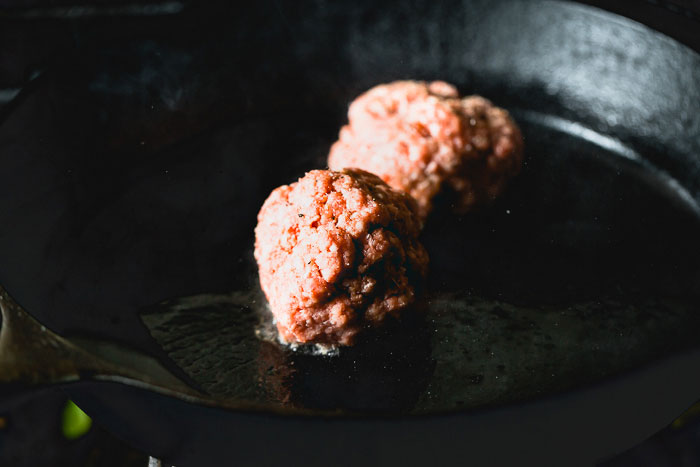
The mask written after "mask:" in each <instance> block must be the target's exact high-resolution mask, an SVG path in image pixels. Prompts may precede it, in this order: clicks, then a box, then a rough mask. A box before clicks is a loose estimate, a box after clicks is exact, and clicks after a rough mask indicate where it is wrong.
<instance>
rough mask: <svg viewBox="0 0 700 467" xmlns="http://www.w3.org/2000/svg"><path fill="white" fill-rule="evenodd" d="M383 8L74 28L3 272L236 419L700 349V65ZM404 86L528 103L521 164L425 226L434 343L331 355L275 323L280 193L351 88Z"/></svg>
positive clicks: (550, 28)
mask: <svg viewBox="0 0 700 467" xmlns="http://www.w3.org/2000/svg"><path fill="white" fill-rule="evenodd" d="M382 6H383V5H381V4H373V5H369V4H368V5H349V4H345V5H342V6H341V5H335V6H331V5H329V4H326V3H323V2H319V3H313V2H308V3H302V4H300V5H299V6H297V7H295V8H294V9H291V7H290V8H289V9H287V8H286V7H285V6H284V5H278V4H273V3H270V4H267V3H264V4H261V5H260V6H252V5H251V6H248V7H246V8H247V9H249V10H244V11H240V10H238V11H235V12H232V11H226V12H219V13H220V14H218V15H217V18H216V19H214V18H211V17H208V16H206V17H205V16H203V14H202V15H199V16H198V15H197V14H193V15H191V16H189V17H183V16H180V17H177V16H176V17H173V18H158V19H153V20H148V21H145V20H134V21H133V22H132V23H129V26H128V27H127V28H124V27H123V25H122V26H119V27H117V26H115V25H110V24H109V23H108V22H105V23H101V24H93V23H85V24H78V25H71V33H72V34H73V36H74V48H73V49H71V50H67V51H65V52H64V54H63V55H60V56H59V57H58V58H57V59H56V63H54V64H53V66H52V67H50V68H49V69H47V70H46V72H45V74H44V75H43V76H41V77H39V78H38V79H37V80H36V81H35V83H33V86H32V87H31V89H29V90H27V91H26V92H24V93H23V94H22V95H21V96H20V98H19V99H18V101H17V102H16V104H15V105H14V107H13V109H12V112H11V113H10V114H9V115H7V116H6V118H5V120H4V121H3V122H2V125H0V148H1V150H0V163H2V167H3V171H2V172H1V173H0V190H1V192H0V214H1V215H2V219H3V222H2V225H1V226H0V265H1V266H0V283H2V284H4V285H5V287H6V288H7V289H8V290H9V291H10V293H12V294H13V295H14V296H15V297H16V298H17V300H18V301H19V302H20V304H22V305H23V306H24V307H25V308H26V309H27V310H29V311H30V312H31V313H32V314H33V315H35V316H36V317H37V318H39V320H40V321H42V323H44V324H46V325H47V326H48V327H49V328H51V329H53V330H55V331H57V332H59V333H61V334H63V335H72V336H83V337H84V336H89V337H90V338H93V339H94V338H100V339H108V340H111V341H115V342H118V343H120V344H121V345H125V346H129V347H133V348H136V349H138V350H140V351H142V352H146V353H148V354H151V355H154V356H157V357H159V358H160V359H161V360H162V361H163V362H164V364H166V365H167V366H168V367H169V368H170V369H171V370H172V371H173V372H174V373H176V374H178V375H180V376H181V377H183V378H184V379H186V380H187V381H189V382H190V383H191V384H192V385H194V386H195V387H197V388H199V389H201V390H204V391H205V392H207V393H208V394H209V395H211V396H212V397H213V398H214V399H215V400H216V401H218V403H220V404H221V405H223V406H228V407H235V406H237V405H239V404H240V405H243V404H244V403H248V402H252V403H255V404H261V405H262V406H263V407H265V408H267V409H269V410H277V409H279V408H298V409H312V410H322V411H324V412H326V413H327V411H330V412H335V411H337V410H338V409H341V410H349V411H359V412H366V411H371V412H375V411H380V412H383V413H387V412H388V413H407V412H408V413H434V412H442V411H454V410H461V409H465V408H475V407H484V406H488V405H499V404H503V403H506V402H513V401H518V400H524V399H527V398H531V397H535V396H541V395H545V394H552V393H555V392H559V391H563V390H566V389H571V388H574V387H576V386H580V385H582V384H585V383H591V382H594V381H596V380H599V379H600V378H602V377H604V376H607V375H612V374H617V373H620V372H621V371H624V370H626V369H630V368H634V367H637V366H640V365H643V364H645V363H648V362H650V361H653V360H654V359H656V358H660V357H663V356H665V355H670V354H673V353H677V352H680V351H682V350H688V349H691V348H694V347H696V346H697V344H698V339H697V333H698V331H700V320H699V318H698V316H700V315H699V314H698V310H697V303H698V291H699V290H700V248H698V241H697V239H698V238H700V227H699V226H700V223H699V222H698V219H699V216H698V212H700V209H699V208H698V201H699V200H700V159H699V158H698V154H700V115H698V113H697V111H696V110H697V108H700V57H698V55H697V54H695V53H693V52H691V51H690V50H689V49H686V48H684V47H683V46H681V45H679V44H677V43H675V42H673V41H670V40H668V39H667V38H664V37H662V36H660V35H658V34H656V33H653V32H652V31H650V30H648V29H646V28H643V27H641V26H639V25H636V24H634V23H632V22H629V21H625V20H621V19H619V18H617V17H614V16H612V15H606V14H602V13H600V12H597V11H595V10H592V9H589V8H583V7H579V6H574V5H570V4H566V3H558V2H533V3H529V2H528V3H525V2H507V1H499V2H469V3H468V4H467V3H461V2H440V3H439V4H438V5H432V4H430V3H429V2H425V3H421V2H419V3H418V4H416V5H411V6H410V7H409V6H400V7H399V6H395V7H394V9H393V10H391V11H387V10H385V9H383V8H382ZM203 18H204V19H206V20H207V21H209V23H208V24H209V26H210V27H208V28H206V32H204V31H202V30H201V28H199V29H198V28H197V27H196V26H197V24H198V21H202V20H203ZM241 18H245V20H242V19H241ZM123 29H126V31H125V30H123ZM183 31H185V32H186V33H187V34H184V33H182V32H183ZM127 33H128V37H129V38H128V39H127ZM115 38H118V39H120V40H119V41H115V40H114V39H115ZM401 78H414V79H444V80H446V81H450V82H453V83H455V84H456V85H457V86H458V87H459V88H460V90H461V91H462V92H463V93H465V94H470V93H479V94H483V95H484V96H486V97H488V98H490V99H491V100H493V101H494V102H495V103H496V104H497V105H499V106H502V107H505V108H507V109H509V110H511V111H512V113H513V115H514V117H515V118H516V119H517V121H518V122H519V123H520V125H521V127H522V129H523V132H524V135H525V141H526V148H527V149H526V156H527V162H526V166H525V169H524V171H523V173H522V174H521V175H520V177H519V178H518V179H517V180H516V181H515V183H514V184H513V185H512V187H511V188H510V190H509V191H508V192H507V194H506V195H505V196H504V197H503V199H501V200H499V201H498V202H497V203H496V205H494V206H493V207H492V208H490V209H489V210H485V211H483V212H480V213H475V214H472V215H468V216H464V217H461V218H455V217H453V216H450V215H449V214H448V213H447V212H444V211H443V212H436V213H435V214H434V215H433V216H432V218H431V219H430V220H429V223H428V226H427V228H426V230H425V232H424V242H425V244H426V246H427V248H428V249H429V252H430V254H431V275H430V290H431V291H430V293H429V294H428V295H427V296H426V299H425V301H424V302H423V303H422V304H420V305H419V306H420V307H422V308H424V309H426V310H427V313H426V315H425V318H424V320H423V321H422V322H421V321H420V320H418V322H416V323H411V326H410V327H407V328H406V329H408V330H410V332H411V334H409V335H407V334H406V333H405V330H406V329H404V332H403V333H402V332H397V333H395V334H394V335H393V336H392V337H390V338H382V337H381V336H380V337H379V338H376V339H374V340H373V341H372V340H370V342H367V343H364V345H363V346H360V347H358V348H357V349H353V350H348V351H346V352H341V353H340V355H338V356H335V357H317V356H311V355H308V354H306V353H303V352H301V353H300V352H297V353H294V352H291V351H289V350H286V349H283V348H281V347H279V346H277V345H276V344H273V343H270V342H269V341H266V340H261V339H259V338H257V337H256V336H255V329H256V325H257V315H256V314H255V313H257V312H258V311H259V308H260V304H261V300H260V297H259V293H258V292H257V284H256V281H255V273H256V271H255V267H254V264H253V262H252V258H251V247H252V230H253V227H254V226H255V221H256V219H255V216H256V214H257V211H258V209H259V207H260V205H261V204H262V202H263V200H264V199H265V197H266V196H267V194H268V193H269V191H270V190H271V189H272V188H274V187H276V186H278V185H279V184H282V183H289V182H291V181H293V180H295V178H296V177H298V176H300V175H302V174H303V173H304V171H306V170H308V169H311V168H316V167H322V166H323V165H324V158H325V155H326V153H327V150H328V147H329V145H330V144H331V143H332V142H333V140H334V139H335V137H336V136H337V131H338V129H339V127H340V125H342V124H343V123H344V121H345V112H346V109H347V104H348V103H349V102H350V100H351V99H352V98H354V97H355V96H356V95H357V94H358V93H359V92H361V91H363V90H364V89H366V88H368V87H370V86H371V85H374V84H376V83H379V82H386V81H390V80H393V79H401ZM232 291H234V292H233V294H232V293H231V292H232ZM202 294H207V295H206V296H207V298H206V300H205V301H204V302H202V301H201V300H199V301H197V300H193V299H192V298H191V297H195V296H199V297H201V296H202ZM178 297H190V298H178ZM241 299H243V302H241ZM254 300H255V302H254ZM164 301H165V302H164ZM203 303H204V304H203ZM174 306H175V307H176V308H177V310H174V308H173V307H174ZM368 357H372V358H368ZM348 381H349V383H348ZM377 382H380V383H381V384H380V385H378V384H377ZM378 386H381V388H382V390H379V391H378V390H376V388H377V387H378Z"/></svg>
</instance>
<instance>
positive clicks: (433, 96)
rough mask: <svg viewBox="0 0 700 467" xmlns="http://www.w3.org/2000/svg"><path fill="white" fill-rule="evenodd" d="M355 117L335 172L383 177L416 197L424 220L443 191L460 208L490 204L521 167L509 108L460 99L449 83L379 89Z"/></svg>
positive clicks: (356, 108) (333, 162)
mask: <svg viewBox="0 0 700 467" xmlns="http://www.w3.org/2000/svg"><path fill="white" fill-rule="evenodd" d="M348 120H349V123H348V124H347V125H345V126H344V127H343V128H342V129H341V130H340V137H339V140H338V141H337V142H336V143H335V144H333V146H332V147H331V151H330V154H329V156H328V166H329V167H330V169H331V170H340V169H342V168H344V167H358V168H361V169H364V170H367V171H368V172H372V173H374V174H377V175H379V177H381V178H382V180H384V181H385V182H387V183H388V184H389V185H390V186H391V187H392V188H395V189H397V190H402V191H406V192H407V193H409V194H410V195H411V196H413V197H414V198H415V199H416V201H417V202H418V209H419V214H420V216H421V217H422V218H423V219H425V217H427V215H428V214H429V212H430V211H431V209H432V205H433V199H434V198H435V196H436V195H437V194H438V193H439V192H440V191H441V190H445V191H448V192H451V196H450V198H451V201H452V202H453V203H454V210H455V211H456V212H457V213H464V212H466V211H469V210H471V209H473V208H475V207H477V206H480V205H484V204H488V203H490V202H491V201H493V199H495V198H496V197H497V196H498V195H499V194H500V193H501V192H502V191H503V190H504V188H505V186H506V183H507V182H508V180H509V179H511V178H512V177H513V176H515V175H516V174H517V173H518V172H519V170H520V167H521V165H522V159H523V140H522V135H521V133H520V130H519V129H518V127H517V126H516V124H515V122H513V120H512V119H511V118H510V116H509V115H508V112H506V111H505V110H503V109H500V108H498V107H495V106H494V105H493V104H492V103H491V102H490V101H488V100H486V99H484V98H483V97H479V96H470V97H465V98H460V97H459V95H458V93H457V90H456V89H455V87H454V86H452V85H450V84H448V83H445V82H442V81H433V82H432V83H426V82H420V81H396V82H393V83H390V84H382V85H379V86H376V87H374V88H372V89H370V90H369V91H367V92H365V93H364V94H362V95H361V96H359V97H358V98H357V99H355V101H353V102H352V104H351V105H350V109H349V111H348Z"/></svg>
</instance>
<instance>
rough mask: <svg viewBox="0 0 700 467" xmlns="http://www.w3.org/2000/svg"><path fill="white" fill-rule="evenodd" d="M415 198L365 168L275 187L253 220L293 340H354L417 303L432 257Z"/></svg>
mask: <svg viewBox="0 0 700 467" xmlns="http://www.w3.org/2000/svg"><path fill="white" fill-rule="evenodd" d="M420 229H421V223H420V220H419V218H418V216H417V215H416V206H415V202H414V200H413V199H411V198H410V197H409V196H407V195H406V194H405V193H402V192H399V191H395V190H393V189H392V188H390V187H389V186H388V185H387V184H386V183H384V182H383V181H382V180H381V179H380V178H379V177H377V176H375V175H373V174H370V173H367V172H365V171H362V170H357V169H346V170H343V171H342V172H333V171H329V170H313V171H311V172H309V173H307V174H306V175H305V176H304V177H303V178H301V179H299V181H298V182H296V183H292V184H291V185H284V186H281V187H279V188H277V189H275V190H274V191H273V192H272V193H271V194H270V196H269V197H268V198H267V200H266V201H265V203H264V204H263V206H262V208H261V209H260V213H259V214H258V225H257V227H256V228H255V259H256V260H257V262H258V267H259V274H260V284H261V286H262V289H263V291H264V292H265V295H266V296H267V299H268V302H269V304H270V308H271V309H272V312H273V314H274V316H275V319H276V321H277V329H278V331H279V334H280V337H281V339H282V340H284V341H287V342H290V343H319V344H326V345H350V344H352V343H353V340H354V338H355V336H356V335H357V333H358V332H360V331H361V330H362V329H363V328H366V327H374V326H378V325H379V324H381V323H382V322H383V321H384V319H385V318H386V317H387V316H388V315H392V316H395V317H398V315H399V314H400V312H401V311H402V310H403V309H404V308H406V306H407V305H409V304H410V303H411V302H413V300H414V298H415V295H416V288H417V287H419V286H420V283H421V282H422V280H423V278H424V277H425V273H426V269H427V265H428V255H427V253H426V251H425V249H424V248H423V246H422V245H421V244H420V243H419V241H418V234H419V232H420Z"/></svg>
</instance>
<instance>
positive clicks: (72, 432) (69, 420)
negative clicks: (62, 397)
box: [61, 400, 92, 439]
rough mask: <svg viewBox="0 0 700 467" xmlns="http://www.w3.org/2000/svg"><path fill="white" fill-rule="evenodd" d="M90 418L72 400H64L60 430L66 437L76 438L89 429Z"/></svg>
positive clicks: (90, 424)
mask: <svg viewBox="0 0 700 467" xmlns="http://www.w3.org/2000/svg"><path fill="white" fill-rule="evenodd" d="M91 426H92V419H91V418H90V417H89V416H88V415H87V414H86V413H85V412H83V411H82V410H80V407H78V406H77V405H75V403H74V402H73V401H70V400H69V401H68V402H66V405H65V407H64V408H63V414H62V420H61V430H62V431H63V436H65V437H66V438H67V439H77V438H80V437H81V436H83V435H84V434H85V433H87V432H88V431H89V430H90V427H91Z"/></svg>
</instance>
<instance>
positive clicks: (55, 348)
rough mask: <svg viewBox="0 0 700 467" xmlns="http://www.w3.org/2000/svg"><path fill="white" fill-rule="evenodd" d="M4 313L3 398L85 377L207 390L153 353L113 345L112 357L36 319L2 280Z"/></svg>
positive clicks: (172, 391)
mask: <svg viewBox="0 0 700 467" xmlns="http://www.w3.org/2000/svg"><path fill="white" fill-rule="evenodd" d="M0 316H1V317H2V323H1V324H0V402H2V399H6V398H7V397H9V396H18V395H23V394H27V393H29V392H33V391H36V390H40V389H43V388H46V387H47V386H55V385H59V384H65V383H71V382H77V381H81V380H103V381H116V382H121V383H124V384H132V385H137V386H140V387H142V388H147V389H150V390H153V391H156V392H161V393H164V394H169V395H177V396H179V397H182V398H187V399H188V400H199V398H200V397H201V396H202V393H200V392H199V391H197V390H195V389H193V388H191V387H190V386H188V385H187V384H185V383H183V382H182V381H181V380H180V379H178V378H177V377H175V376H173V375H172V374H171V373H170V372H168V370H167V369H165V368H164V367H163V366H162V365H160V363H159V362H157V361H156V360H154V359H153V358H152V357H148V356H145V355H140V354H138V355H137V354H135V353H133V352H132V351H129V350H125V349H120V348H118V347H112V348H111V351H112V358H111V359H110V358H105V356H104V355H99V354H98V353H95V352H94V351H93V352H91V351H88V350H85V349H84V348H82V347H79V346H78V345H76V344H75V343H73V342H71V341H70V340H68V339H66V338H64V337H61V336H59V335H58V334H56V333H54V332H53V331H51V330H50V329H48V328H46V327H45V326H43V325H42V324H41V323H39V322H38V321H37V320H35V319H34V318H33V317H32V316H31V315H29V313H27V312H26V311H24V310H23V309H22V307H20V306H19V305H18V304H17V303H16V302H15V301H14V300H13V299H12V297H10V295H9V294H8V293H7V291H6V290H5V289H3V288H2V287H1V286H0ZM93 350H94V349H93ZM115 355H116V357H115ZM115 358H116V361H115V360H114V359H115ZM119 362H122V363H119ZM124 363H127V364H124ZM139 365H140V366H139Z"/></svg>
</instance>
